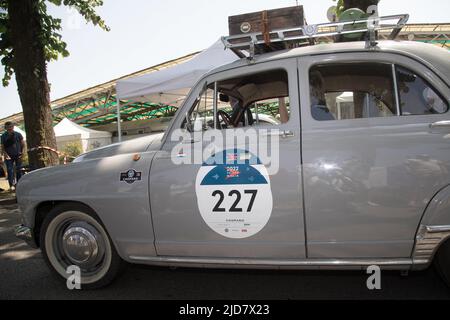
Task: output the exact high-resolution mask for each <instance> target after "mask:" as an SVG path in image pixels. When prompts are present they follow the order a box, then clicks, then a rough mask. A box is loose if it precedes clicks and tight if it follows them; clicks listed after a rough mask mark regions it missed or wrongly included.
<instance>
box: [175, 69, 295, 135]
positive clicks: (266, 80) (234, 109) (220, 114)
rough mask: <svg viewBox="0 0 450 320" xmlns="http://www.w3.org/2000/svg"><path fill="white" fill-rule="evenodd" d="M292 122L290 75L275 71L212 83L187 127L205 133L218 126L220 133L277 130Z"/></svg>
mask: <svg viewBox="0 0 450 320" xmlns="http://www.w3.org/2000/svg"><path fill="white" fill-rule="evenodd" d="M214 97H216V99H214ZM214 101H216V102H217V110H216V112H215V110H214ZM289 118H290V100H289V85H288V74H287V72H286V71H285V70H282V69H275V70H270V71H263V72H259V73H253V74H248V75H245V76H240V77H235V78H230V79H225V80H221V81H218V82H213V83H209V84H208V85H206V86H205V89H204V90H203V93H202V94H201V95H200V96H199V97H198V99H197V100H196V102H195V103H194V104H193V106H192V107H191V110H190V111H189V114H188V115H187V117H186V119H185V121H184V122H183V127H184V128H186V129H188V130H189V131H201V130H208V129H210V128H214V123H216V124H217V129H233V128H241V127H248V126H276V125H280V124H283V123H286V122H288V121H289Z"/></svg>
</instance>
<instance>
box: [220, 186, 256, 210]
mask: <svg viewBox="0 0 450 320" xmlns="http://www.w3.org/2000/svg"><path fill="white" fill-rule="evenodd" d="M244 193H245V194H251V198H250V202H249V204H248V206H247V212H250V211H252V208H253V203H254V202H255V198H256V194H257V193H258V190H244ZM212 196H213V197H216V196H219V201H217V203H216V205H215V206H214V208H213V210H212V211H213V212H225V211H226V209H225V208H221V205H222V202H223V200H224V199H225V195H224V193H223V192H222V191H220V190H215V191H214V192H213V193H212ZM228 196H229V197H232V196H236V200H235V201H234V203H233V205H232V206H231V207H230V210H229V212H242V211H243V209H242V208H238V205H239V202H240V201H241V198H242V196H241V193H240V192H239V191H238V190H231V191H230V192H229V193H228Z"/></svg>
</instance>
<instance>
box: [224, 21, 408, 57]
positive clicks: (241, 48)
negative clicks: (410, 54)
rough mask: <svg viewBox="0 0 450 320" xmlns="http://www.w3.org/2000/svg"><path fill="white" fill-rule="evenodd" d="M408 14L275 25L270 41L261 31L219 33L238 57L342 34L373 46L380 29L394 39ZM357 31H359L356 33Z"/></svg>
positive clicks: (332, 37) (339, 37) (337, 40)
mask: <svg viewBox="0 0 450 320" xmlns="http://www.w3.org/2000/svg"><path fill="white" fill-rule="evenodd" d="M408 19H409V15H408V14H399V15H390V16H384V17H373V16H372V17H369V18H367V19H359V20H353V21H340V22H330V23H321V24H311V25H305V26H300V27H296V28H289V29H278V30H273V31H270V32H269V41H267V40H268V39H267V37H264V34H263V33H262V32H254V33H245V34H238V35H232V36H227V37H222V42H223V44H224V45H225V48H226V49H230V50H232V51H233V52H234V53H235V54H236V55H237V56H238V57H240V58H247V59H249V60H252V59H253V58H254V57H255V55H257V54H262V53H267V52H272V51H277V50H283V49H289V48H296V47H301V46H308V45H314V44H316V41H318V40H320V39H321V38H322V39H328V41H329V40H330V38H331V39H332V40H334V41H335V42H339V41H340V40H341V39H342V38H344V37H351V38H353V39H355V37H356V38H359V39H356V40H366V42H367V47H368V48H371V47H376V45H377V41H376V40H377V38H378V32H379V31H386V30H392V32H391V33H390V35H389V37H388V39H392V40H393V39H395V38H396V37H397V36H398V34H399V33H400V31H401V30H402V28H403V27H404V26H405V25H406V23H407V22H408ZM358 34H359V35H360V36H359V37H358Z"/></svg>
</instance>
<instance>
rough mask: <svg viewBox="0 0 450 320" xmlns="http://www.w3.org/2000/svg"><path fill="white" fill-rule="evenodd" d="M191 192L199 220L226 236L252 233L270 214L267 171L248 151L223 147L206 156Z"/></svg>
mask: <svg viewBox="0 0 450 320" xmlns="http://www.w3.org/2000/svg"><path fill="white" fill-rule="evenodd" d="M195 191H196V194H197V203H198V209H199V211H200V214H201V216H202V218H203V220H204V221H205V222H206V224H207V225H208V226H209V227H210V228H211V229H212V230H214V231H215V232H217V233H219V234H221V235H223V236H225V237H227V238H247V237H251V236H253V235H255V234H256V233H258V232H259V231H261V230H262V229H263V228H264V226H265V225H266V224H267V222H268V221H269V218H270V215H271V214H272V190H271V188H270V180H269V174H268V172H267V169H266V167H265V166H264V165H263V164H262V163H261V161H260V160H259V159H258V158H257V157H256V156H254V155H253V154H251V153H249V152H248V151H244V150H225V151H222V152H220V153H217V154H215V155H214V156H212V157H211V158H210V159H208V161H206V162H205V163H204V164H203V165H202V166H201V167H200V170H199V171H198V174H197V179H196V182H195Z"/></svg>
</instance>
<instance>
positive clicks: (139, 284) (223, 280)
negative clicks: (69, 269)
mask: <svg viewBox="0 0 450 320" xmlns="http://www.w3.org/2000/svg"><path fill="white" fill-rule="evenodd" d="M19 221H20V220H19V211H18V209H17V206H16V205H8V206H0V273H1V275H0V279H1V280H0V299H449V298H450V289H447V287H446V286H445V285H444V284H443V283H442V282H441V280H440V279H439V276H438V275H437V274H436V272H435V271H434V269H433V268H430V269H429V270H426V271H424V272H415V273H411V274H410V276H409V277H400V275H399V273H398V272H388V271H384V272H382V283H381V284H382V290H379V291H370V290H368V289H367V287H366V280H367V275H366V274H365V273H364V272H362V271H356V272H348V271H339V272H336V271H254V270H207V269H185V268H180V269H175V270H171V269H168V268H157V267H148V266H139V265H133V266H131V265H130V266H129V267H128V268H127V270H126V271H125V272H124V273H123V274H122V276H121V277H120V278H119V279H117V281H115V282H114V283H113V284H112V285H110V286H109V287H107V288H104V289H100V290H96V291H69V290H67V289H66V287H65V284H64V283H63V282H60V281H59V280H57V279H56V278H55V277H54V276H53V275H52V274H50V271H49V269H48V268H47V267H46V265H45V263H44V261H43V259H42V256H41V253H40V251H39V250H34V249H30V248H29V247H27V246H26V245H25V244H24V243H23V242H21V241H18V240H16V239H15V238H14V236H13V234H12V231H13V226H14V225H16V224H18V223H19Z"/></svg>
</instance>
